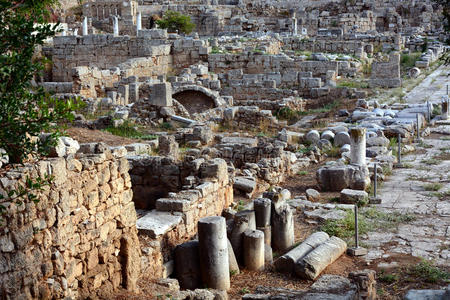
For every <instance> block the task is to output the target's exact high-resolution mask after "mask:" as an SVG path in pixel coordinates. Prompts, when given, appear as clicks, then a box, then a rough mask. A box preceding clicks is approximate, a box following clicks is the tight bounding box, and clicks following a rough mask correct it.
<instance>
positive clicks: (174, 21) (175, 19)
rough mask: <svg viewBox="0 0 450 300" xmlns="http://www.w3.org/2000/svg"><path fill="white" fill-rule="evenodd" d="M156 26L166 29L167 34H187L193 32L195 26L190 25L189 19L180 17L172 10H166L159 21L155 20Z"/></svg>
mask: <svg viewBox="0 0 450 300" xmlns="http://www.w3.org/2000/svg"><path fill="white" fill-rule="evenodd" d="M156 24H158V25H159V27H160V28H163V29H167V31H169V32H176V31H178V32H182V33H186V34H189V33H191V32H192V30H194V28H195V24H194V23H192V21H191V17H189V16H186V15H182V14H181V13H179V12H177V11H173V10H168V11H166V12H165V13H164V16H163V18H162V19H161V20H157V21H156Z"/></svg>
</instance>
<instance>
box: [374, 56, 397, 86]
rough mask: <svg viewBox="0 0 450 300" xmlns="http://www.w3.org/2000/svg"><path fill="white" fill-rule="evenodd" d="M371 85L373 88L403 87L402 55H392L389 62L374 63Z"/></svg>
mask: <svg viewBox="0 0 450 300" xmlns="http://www.w3.org/2000/svg"><path fill="white" fill-rule="evenodd" d="M369 84H370V86H371V87H387V88H394V87H399V86H401V85H402V79H401V78H400V54H398V53H394V54H391V55H390V56H389V61H388V62H374V63H372V75H371V77H370V81H369Z"/></svg>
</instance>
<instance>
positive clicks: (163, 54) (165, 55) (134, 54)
mask: <svg viewBox="0 0 450 300" xmlns="http://www.w3.org/2000/svg"><path fill="white" fill-rule="evenodd" d="M161 41H162V40H153V39H151V38H150V37H146V36H144V37H129V36H117V37H115V36H113V35H110V34H109V35H87V36H59V37H55V38H54V39H53V47H54V48H53V50H52V51H51V55H52V61H53V81H71V80H72V77H71V71H72V69H73V68H75V67H79V66H89V67H97V68H99V69H109V68H113V67H117V66H118V65H119V64H121V63H124V62H126V61H127V60H129V59H130V58H138V57H151V58H152V60H153V68H157V67H158V66H163V67H164V66H165V65H166V64H168V62H169V61H170V59H169V54H170V45H165V44H161V43H162V42H161ZM164 71H166V70H164V69H161V70H160V71H159V73H160V74H163V73H164Z"/></svg>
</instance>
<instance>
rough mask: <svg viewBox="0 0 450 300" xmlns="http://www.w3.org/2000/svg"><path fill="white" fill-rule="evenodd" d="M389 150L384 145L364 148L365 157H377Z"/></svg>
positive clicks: (386, 153) (387, 152)
mask: <svg viewBox="0 0 450 300" xmlns="http://www.w3.org/2000/svg"><path fill="white" fill-rule="evenodd" d="M389 153H390V151H389V150H388V149H387V148H386V147H379V146H374V147H368V148H366V157H377V156H378V155H388V154H389Z"/></svg>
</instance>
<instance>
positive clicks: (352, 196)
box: [340, 189, 369, 205]
mask: <svg viewBox="0 0 450 300" xmlns="http://www.w3.org/2000/svg"><path fill="white" fill-rule="evenodd" d="M340 201H341V203H346V204H358V205H365V204H367V203H368V202H369V194H367V193H366V192H365V191H358V190H351V189H343V190H342V191H341V195H340Z"/></svg>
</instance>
